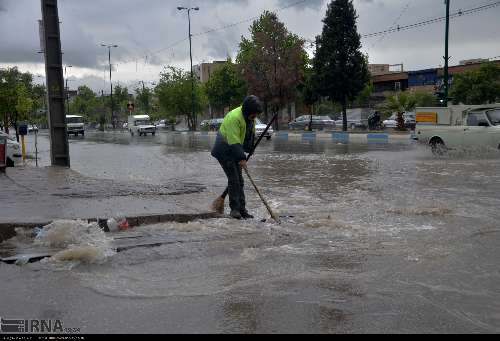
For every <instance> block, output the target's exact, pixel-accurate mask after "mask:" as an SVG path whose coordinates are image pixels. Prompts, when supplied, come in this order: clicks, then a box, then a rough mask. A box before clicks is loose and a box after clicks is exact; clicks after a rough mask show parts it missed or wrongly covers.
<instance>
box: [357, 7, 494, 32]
mask: <svg viewBox="0 0 500 341" xmlns="http://www.w3.org/2000/svg"><path fill="white" fill-rule="evenodd" d="M498 6H500V1H497V2H494V3H491V4H488V5H484V6H479V7H475V8H471V9H467V10H459V11H458V12H456V13H453V14H451V15H450V19H455V18H459V17H463V16H466V15H471V14H475V13H478V12H483V11H486V10H489V9H492V8H495V7H498ZM445 20H446V16H443V17H439V18H433V19H429V20H425V21H421V22H418V23H415V24H411V25H405V26H399V25H398V26H397V27H394V28H390V29H388V30H385V31H380V32H374V33H369V34H363V35H361V37H362V38H373V37H378V36H381V35H385V34H389V33H395V32H400V31H407V30H411V29H415V28H419V27H423V26H427V25H432V24H436V23H439V22H442V21H445Z"/></svg>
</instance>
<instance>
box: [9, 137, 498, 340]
mask: <svg viewBox="0 0 500 341" xmlns="http://www.w3.org/2000/svg"><path fill="white" fill-rule="evenodd" d="M31 138H32V137H30V139H29V140H28V144H29V150H30V151H31V150H32V147H33V143H32V139H31ZM212 143H213V138H211V137H208V136H201V135H200V136H190V135H181V134H175V135H174V134H159V135H158V136H156V137H144V138H139V137H134V138H131V137H130V136H129V135H128V134H126V133H116V134H113V133H106V134H102V133H89V135H88V136H87V137H86V138H85V139H84V140H82V139H81V138H79V139H71V143H70V151H71V162H72V169H73V170H75V171H77V172H79V173H81V174H82V175H84V176H86V177H89V178H98V179H107V180H114V181H119V182H122V183H127V184H131V186H132V185H133V186H140V184H145V185H148V186H156V185H160V184H162V183H167V182H168V183H171V182H175V181H184V182H192V183H193V184H199V185H201V186H204V187H205V188H206V189H205V190H203V191H202V192H200V193H199V195H200V196H203V197H205V198H209V199H210V200H212V198H213V199H216V197H217V196H218V195H220V194H221V193H222V191H223V190H224V188H225V186H226V178H225V176H224V173H223V171H222V169H221V168H220V166H219V165H218V163H217V162H216V161H215V160H214V159H212V158H211V156H210V152H209V151H210V148H211V146H212ZM39 144H40V145H39V152H40V156H41V161H40V164H41V165H42V166H44V165H48V164H49V162H50V160H49V154H48V139H47V137H46V136H44V135H43V134H42V135H41V136H39ZM499 170H500V154H499V153H498V152H497V151H492V152H490V153H485V154H479V155H477V154H476V155H470V154H465V153H464V154H452V155H449V156H446V157H442V158H436V157H434V156H433V155H432V153H431V152H430V151H429V150H427V149H426V148H424V147H421V146H416V145H354V144H352V145H337V144H334V143H332V142H312V141H302V142H301V141H287V140H282V139H279V138H275V139H273V140H272V141H263V143H262V146H261V147H259V150H258V152H257V154H256V155H255V157H254V158H253V159H252V161H251V162H250V163H249V171H250V173H251V174H252V176H253V177H254V179H255V181H256V182H257V184H258V186H259V187H260V189H261V191H262V192H263V194H264V196H265V197H266V198H267V199H268V200H269V202H270V204H271V206H272V208H273V209H274V210H276V212H277V213H278V214H279V215H281V216H283V217H284V218H283V222H282V224H281V225H277V224H274V223H273V222H272V221H270V220H269V216H268V213H267V211H266V209H265V207H264V206H263V205H262V203H261V202H260V200H259V198H258V196H257V194H256V192H255V191H254V190H253V189H252V188H251V185H250V182H249V181H247V183H246V196H247V201H248V208H249V211H250V212H252V213H254V214H255V215H256V219H255V220H252V221H242V222H240V221H235V220H230V219H212V220H204V221H196V222H192V223H188V224H180V223H168V224H159V225H153V226H143V227H139V228H137V229H133V230H130V231H127V232H121V233H116V234H113V235H111V236H108V237H106V238H110V240H111V239H113V240H114V241H112V242H115V243H120V242H121V243H122V244H120V245H125V244H123V243H124V242H125V241H127V242H128V243H129V244H127V245H132V246H133V245H134V242H133V241H134V240H135V241H136V242H137V243H136V244H140V243H141V242H142V243H144V242H152V241H161V243H160V244H161V245H156V246H155V247H130V248H124V249H123V251H122V252H118V253H113V254H109V255H108V256H107V257H106V258H105V259H104V260H103V261H100V262H97V263H91V264H85V263H82V264H80V263H77V262H68V261H56V260H52V259H48V260H45V261H42V262H39V263H33V264H28V265H25V266H22V267H21V266H13V265H6V264H0V273H1V278H2V280H1V281H0V292H1V294H0V295H1V302H2V304H1V305H2V307H3V311H2V314H3V315H5V316H2V317H5V318H23V319H25V318H42V319H61V320H62V321H63V323H64V325H65V327H72V328H81V330H82V331H83V332H86V333H94V332H102V333H141V332H148V333H158V332H162V333H178V332H179V333H183V332H184V333H193V332H194V333H197V332H208V333H276V332H279V333H422V332H423V333H450V332H451V333H484V332H493V333H499V332H500V285H499V284H498V283H499V282H500V263H499V259H500V250H499V245H500V224H499V221H500V210H499V207H500V172H499ZM226 209H227V208H226ZM265 219H267V220H266V221H264V220H265ZM16 238H17V240H16V241H14V242H13V241H10V243H11V246H12V243H19V244H23V243H27V244H29V243H31V242H32V240H22V239H23V237H22V236H18V237H16ZM8 243H9V242H7V243H6V244H4V245H3V247H4V248H5V247H7V246H8ZM110 247H111V246H110ZM1 248H2V246H0V249H1ZM7 315H8V316H7Z"/></svg>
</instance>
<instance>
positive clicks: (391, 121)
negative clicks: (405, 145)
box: [382, 114, 398, 129]
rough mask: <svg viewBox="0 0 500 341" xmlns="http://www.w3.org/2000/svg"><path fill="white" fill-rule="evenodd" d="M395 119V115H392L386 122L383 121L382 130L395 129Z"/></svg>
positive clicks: (396, 125)
mask: <svg viewBox="0 0 500 341" xmlns="http://www.w3.org/2000/svg"><path fill="white" fill-rule="evenodd" d="M396 119H397V116H396V114H392V116H391V117H389V118H388V119H387V120H384V122H382V124H383V125H384V128H388V129H393V128H397V127H398V121H397V120H396Z"/></svg>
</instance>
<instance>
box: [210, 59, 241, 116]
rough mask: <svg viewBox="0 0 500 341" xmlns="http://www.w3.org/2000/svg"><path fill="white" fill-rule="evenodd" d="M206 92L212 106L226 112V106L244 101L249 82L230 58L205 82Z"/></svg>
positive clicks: (222, 112)
mask: <svg viewBox="0 0 500 341" xmlns="http://www.w3.org/2000/svg"><path fill="white" fill-rule="evenodd" d="M205 92H206V94H207V97H208V101H209V103H210V105H211V106H212V108H213V109H215V110H216V111H219V112H221V114H224V109H225V108H227V107H232V106H236V105H238V104H241V103H242V102H243V99H244V97H245V95H246V94H247V84H246V82H245V80H244V79H243V77H242V76H241V73H240V72H238V68H237V66H236V65H235V64H233V62H232V61H231V59H228V60H227V62H226V63H225V64H224V65H223V66H222V67H221V68H220V69H218V70H216V71H215V72H214V73H213V75H212V76H211V77H210V80H209V81H208V82H207V83H206V84H205Z"/></svg>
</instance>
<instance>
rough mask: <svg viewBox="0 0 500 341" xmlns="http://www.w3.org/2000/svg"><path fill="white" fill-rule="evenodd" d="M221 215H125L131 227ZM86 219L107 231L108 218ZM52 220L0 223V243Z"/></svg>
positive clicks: (212, 217) (205, 218) (47, 223)
mask: <svg viewBox="0 0 500 341" xmlns="http://www.w3.org/2000/svg"><path fill="white" fill-rule="evenodd" d="M221 217H222V216H221V215H220V214H218V213H200V214H160V215H150V216H139V217H127V218H126V219H127V222H128V224H129V226H130V227H131V228H133V227H138V226H143V225H153V224H159V223H169V222H177V223H182V224H185V223H189V222H191V221H194V220H207V219H216V218H221ZM81 220H84V221H87V222H88V223H95V222H98V223H99V226H100V227H101V228H102V229H104V230H105V231H107V230H108V231H109V229H108V226H107V220H108V219H95V218H93V219H81ZM51 223H52V221H48V222H37V223H0V243H2V242H3V241H5V240H7V239H10V238H13V237H15V236H16V230H15V229H16V228H24V229H34V228H37V227H41V226H46V225H49V224H51Z"/></svg>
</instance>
